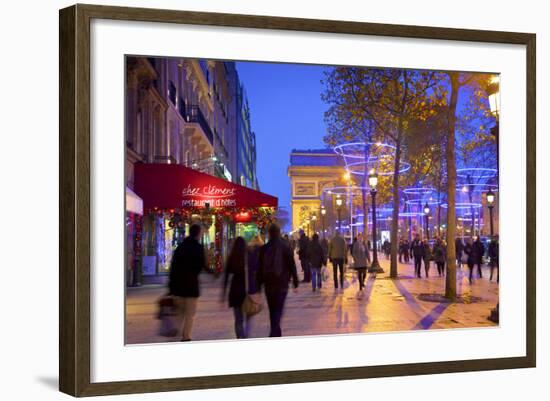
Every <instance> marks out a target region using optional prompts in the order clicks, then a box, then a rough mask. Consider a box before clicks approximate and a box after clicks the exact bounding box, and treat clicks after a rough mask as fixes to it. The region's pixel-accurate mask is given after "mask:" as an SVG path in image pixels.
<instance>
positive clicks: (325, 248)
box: [320, 236, 328, 258]
mask: <svg viewBox="0 0 550 401" xmlns="http://www.w3.org/2000/svg"><path fill="white" fill-rule="evenodd" d="M320 242H321V248H323V252H324V253H325V257H326V258H328V240H327V239H326V237H324V236H323V239H322V240H321V241H320Z"/></svg>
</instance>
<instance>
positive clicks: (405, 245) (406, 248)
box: [403, 239, 411, 263]
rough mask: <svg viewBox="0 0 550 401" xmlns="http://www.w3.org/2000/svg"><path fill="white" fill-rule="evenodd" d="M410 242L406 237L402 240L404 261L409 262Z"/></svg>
mask: <svg viewBox="0 0 550 401" xmlns="http://www.w3.org/2000/svg"><path fill="white" fill-rule="evenodd" d="M410 247H411V244H410V242H409V240H408V239H405V240H404V241H403V256H404V257H405V263H409V261H410V260H411V250H410Z"/></svg>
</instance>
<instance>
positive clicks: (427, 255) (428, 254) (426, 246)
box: [424, 239, 433, 278]
mask: <svg viewBox="0 0 550 401" xmlns="http://www.w3.org/2000/svg"><path fill="white" fill-rule="evenodd" d="M432 259H433V255H432V250H431V249H430V243H429V242H428V240H427V239H426V240H425V241H424V271H425V272H426V278H428V275H429V272H430V262H431V260H432Z"/></svg>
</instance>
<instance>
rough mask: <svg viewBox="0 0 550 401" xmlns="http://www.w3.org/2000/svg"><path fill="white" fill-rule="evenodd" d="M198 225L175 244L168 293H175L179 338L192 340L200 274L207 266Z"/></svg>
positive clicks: (193, 226)
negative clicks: (176, 245)
mask: <svg viewBox="0 0 550 401" xmlns="http://www.w3.org/2000/svg"><path fill="white" fill-rule="evenodd" d="M200 236H201V227H200V226H199V225H198V224H193V225H192V226H191V228H190V229H189V236H188V237H186V238H185V239H184V240H183V241H182V242H181V244H179V245H178V247H177V248H176V250H175V251H174V255H173V257H172V263H171V267H170V278H169V281H168V290H169V294H170V295H173V296H174V303H175V305H176V308H177V310H178V318H177V320H178V321H180V322H181V324H180V325H181V331H182V341H191V333H192V330H193V323H194V320H195V313H196V311H197V301H198V298H199V296H200V288H199V274H200V272H201V271H202V270H204V269H207V261H206V256H205V251H204V247H203V246H202V244H201V243H200V242H199V238H200Z"/></svg>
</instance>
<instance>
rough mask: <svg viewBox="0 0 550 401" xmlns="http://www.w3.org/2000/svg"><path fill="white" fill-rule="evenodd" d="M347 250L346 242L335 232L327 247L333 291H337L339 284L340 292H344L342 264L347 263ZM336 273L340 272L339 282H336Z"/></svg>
mask: <svg viewBox="0 0 550 401" xmlns="http://www.w3.org/2000/svg"><path fill="white" fill-rule="evenodd" d="M347 250H348V249H347V246H346V241H345V240H344V238H342V237H341V236H340V232H339V231H338V230H337V231H336V232H335V233H334V237H332V239H331V240H330V242H329V245H328V257H329V259H330V261H331V262H332V272H333V278H334V289H335V290H338V283H340V288H341V289H342V291H343V290H344V264H346V263H347ZM338 271H339V272H340V280H338Z"/></svg>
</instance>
